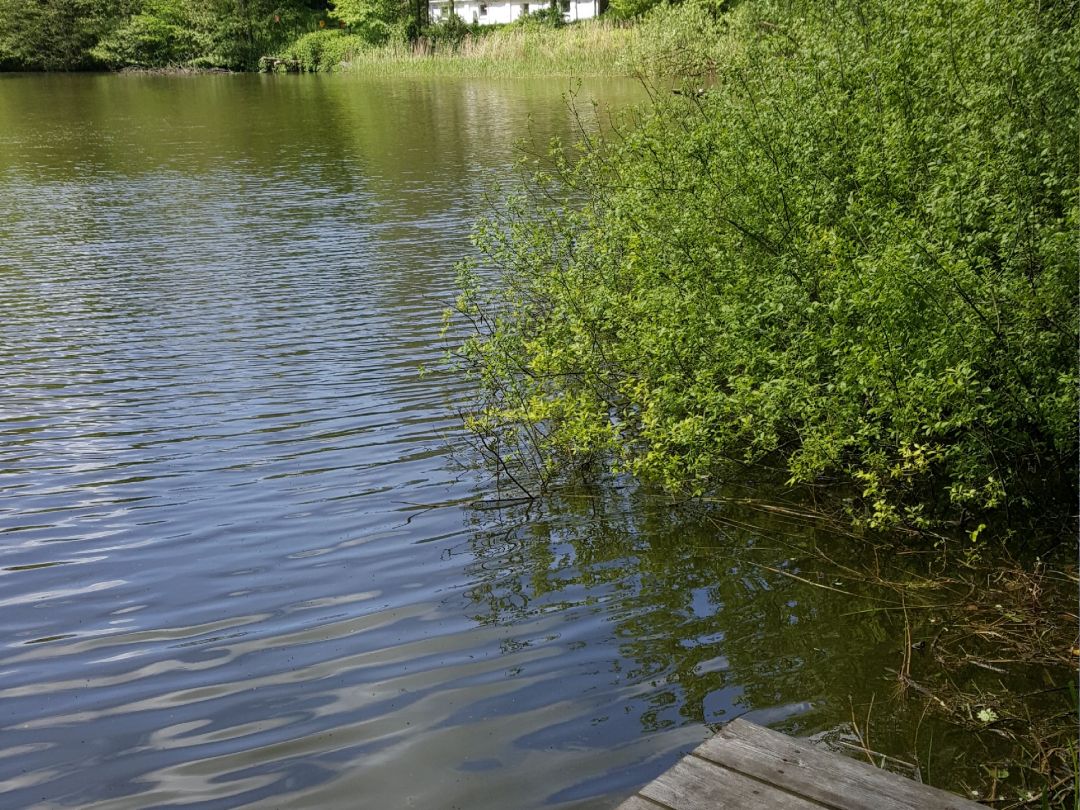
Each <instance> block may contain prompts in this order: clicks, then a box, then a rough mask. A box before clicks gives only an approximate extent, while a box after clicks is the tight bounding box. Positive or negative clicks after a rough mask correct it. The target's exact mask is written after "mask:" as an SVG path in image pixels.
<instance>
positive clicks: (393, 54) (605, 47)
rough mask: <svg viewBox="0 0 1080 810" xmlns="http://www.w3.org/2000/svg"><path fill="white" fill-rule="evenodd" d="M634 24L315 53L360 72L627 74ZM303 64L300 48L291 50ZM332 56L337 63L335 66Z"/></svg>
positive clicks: (506, 31) (525, 29)
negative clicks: (324, 53) (329, 55)
mask: <svg viewBox="0 0 1080 810" xmlns="http://www.w3.org/2000/svg"><path fill="white" fill-rule="evenodd" d="M636 37H637V33H636V30H635V29H634V28H630V27H626V26H624V25H619V24H616V23H611V22H608V21H606V20H596V21H590V22H582V23H578V24H575V25H568V26H565V27H561V28H550V27H546V26H539V25H534V26H507V27H505V28H500V29H497V30H493V31H491V32H484V33H481V34H467V35H465V36H464V37H463V38H462V39H461V40H460V41H459V42H456V43H454V42H446V41H439V40H431V39H424V40H421V41H420V42H419V43H416V44H413V43H410V42H407V41H404V40H391V41H389V42H387V43H385V44H383V45H378V46H373V47H372V46H363V45H362V44H361V43H359V42H353V43H352V44H351V45H349V44H348V43H347V42H346V38H345V37H341V38H340V39H341V44H342V45H347V47H345V48H342V49H341V50H339V51H338V52H336V53H334V54H333V55H332V58H329V59H328V58H326V57H325V56H324V57H322V58H321V60H320V61H321V64H319V63H316V67H317V68H318V69H323V70H325V69H331V70H340V71H344V72H348V73H352V74H358V75H364V76H463V77H483V78H527V77H535V76H618V75H627V73H628V68H627V66H626V62H625V60H624V58H623V56H624V54H625V53H626V52H627V50H628V49H630V48H632V46H633V44H634V42H635V41H636ZM289 55H290V56H293V57H294V58H298V59H299V61H300V63H301V64H302V65H304V66H305V68H307V69H310V67H308V66H309V65H311V62H310V60H308V61H306V62H305V60H304V57H305V54H303V53H291V54H289ZM335 62H338V63H340V64H337V65H336V66H335Z"/></svg>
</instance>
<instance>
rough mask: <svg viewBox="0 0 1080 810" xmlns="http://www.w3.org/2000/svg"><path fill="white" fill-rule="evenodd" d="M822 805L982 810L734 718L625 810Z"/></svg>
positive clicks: (841, 809) (796, 809) (857, 809)
mask: <svg viewBox="0 0 1080 810" xmlns="http://www.w3.org/2000/svg"><path fill="white" fill-rule="evenodd" d="M822 807H830V808H834V810H977V808H980V807H982V805H979V804H976V803H975V802H972V801H968V800H967V799H963V798H961V797H959V796H955V795H953V794H952V793H947V792H945V791H943V790H939V789H937V788H933V787H929V786H927V785H923V784H920V783H918V782H915V781H912V780H911V779H907V778H905V777H903V776H898V775H897V774H894V773H890V772H888V771H883V770H881V769H879V768H875V767H873V766H872V765H868V764H866V763H865V762H858V761H857V760H854V759H850V758H849V757H845V756H842V755H840V754H833V753H829V752H827V751H822V750H820V749H818V748H814V747H813V746H811V745H810V744H808V743H806V742H805V741H803V740H797V739H795V738H793V737H788V736H785V735H783V734H780V733H778V732H775V731H770V730H769V729H767V728H762V727H761V726H756V725H754V724H753V723H749V722H747V721H746V720H734V721H732V722H731V723H728V724H727V725H726V726H724V728H722V729H721V730H720V732H719V733H718V734H717V735H716V736H715V737H713V738H711V739H709V740H706V741H705V742H704V743H702V744H701V745H700V746H698V747H697V748H696V749H694V751H692V752H691V753H690V754H689V755H687V756H686V757H683V759H682V760H680V761H679V762H678V763H677V764H676V765H675V767H673V768H671V769H670V770H668V771H666V772H665V773H663V774H661V775H660V776H659V777H657V778H656V779H654V780H653V781H652V782H650V783H649V784H647V785H646V786H645V787H643V788H642V789H641V790H640V791H639V792H638V794H637V796H634V797H632V798H631V799H629V800H628V801H626V802H623V804H621V805H619V808H618V810H658V808H668V810H729V808H730V810H755V808H776V810H815V808H816V810H820V808H822Z"/></svg>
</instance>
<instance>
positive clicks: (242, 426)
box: [0, 76, 949, 810]
mask: <svg viewBox="0 0 1080 810" xmlns="http://www.w3.org/2000/svg"><path fill="white" fill-rule="evenodd" d="M565 89H566V86H565V83H564V82H560V81H552V82H501V83H500V82H480V81H476V82H468V81H438V82H431V81H396V82H372V81H359V80H350V79H348V78H341V77H330V78H319V77H278V78H266V77H255V76H229V77H198V78H161V77H125V76H120V77H118V76H74V77H64V76H53V77H7V78H2V79H0V281H2V284H0V313H2V314H0V362H2V364H3V365H2V368H3V375H4V376H3V388H2V390H0V607H2V612H0V645H2V646H0V806H3V807H5V808H16V807H30V806H80V807H91V808H115V809H117V810H118V809H119V808H144V807H177V806H185V807H199V808H217V807H234V806H238V805H243V804H253V805H259V806H264V807H348V808H398V807H422V808H454V807H468V808H471V809H472V810H478V809H480V810H482V809H483V808H492V809H494V808H516V807H521V808H538V807H574V808H605V807H613V806H615V805H616V804H618V803H619V801H621V799H622V798H624V797H625V795H626V794H628V793H630V792H632V791H633V790H635V789H636V788H637V787H638V786H640V785H641V784H643V783H644V782H646V781H648V780H649V779H651V778H652V777H654V776H655V775H656V774H658V773H659V772H660V771H662V770H663V769H664V768H666V767H667V766H669V765H670V764H671V763H672V762H673V761H674V760H675V759H676V758H677V757H678V756H679V755H680V754H681V753H683V752H685V751H686V750H688V749H689V748H690V747H692V746H693V745H695V744H696V743H697V742H699V741H700V740H701V739H702V738H703V737H704V736H705V735H707V734H708V733H709V728H710V724H716V723H718V722H721V721H724V720H728V719H732V718H734V717H736V716H740V715H747V716H749V717H750V718H751V719H753V720H756V721H757V722H761V723H768V724H772V725H774V726H775V727H778V728H781V729H783V730H786V731H789V732H792V733H798V734H811V733H814V732H821V731H825V730H827V729H830V728H834V727H836V726H837V725H838V724H839V723H841V722H843V721H844V720H845V719H847V718H849V717H850V715H851V711H852V706H856V707H864V706H865V705H866V704H867V702H868V700H869V699H870V696H871V695H873V694H877V695H879V697H878V699H879V700H884V698H883V697H880V696H881V695H884V694H885V693H886V692H887V691H888V689H889V683H890V681H889V675H888V674H887V673H885V672H884V667H885V666H886V664H888V663H889V662H897V661H898V660H899V657H900V650H901V646H900V641H899V639H900V638H901V637H902V634H901V633H899V632H898V630H897V627H896V626H895V623H894V624H892V625H890V624H888V622H889V621H891V620H890V619H889V617H888V615H885V616H884V617H883V616H882V615H880V614H867V616H866V617H865V619H864V618H861V617H860V615H855V616H852V615H851V614H852V613H853V612H856V613H857V611H858V610H859V608H860V607H862V605H861V604H859V603H857V602H856V603H854V604H853V602H852V599H851V597H848V596H845V595H842V594H839V593H837V592H833V591H829V590H825V589H822V588H817V587H810V586H808V585H806V584H804V583H802V582H801V581H799V580H796V579H793V578H791V577H788V576H784V575H781V573H779V572H780V571H782V570H789V571H794V570H796V568H798V560H797V559H794V558H793V557H792V551H791V547H790V545H789V540H790V538H791V536H792V535H801V536H803V537H805V536H806V535H807V533H811V534H812V531H813V530H812V529H810V528H808V527H799V526H794V525H792V524H788V523H783V522H779V523H778V522H776V521H775V520H774V521H771V522H770V521H769V520H765V519H763V518H762V517H761V516H760V515H755V514H740V513H739V512H738V511H735V510H730V509H729V510H726V511H718V512H716V513H714V514H711V515H696V516H694V515H685V514H682V513H681V512H679V511H677V510H672V509H670V508H668V507H667V506H664V505H657V504H655V503H653V502H650V501H647V500H643V499H642V498H640V497H639V496H635V495H630V494H628V493H627V492H626V491H624V490H618V489H615V490H610V491H607V492H604V493H582V494H581V496H580V497H575V498H565V499H563V500H562V501H559V502H556V503H551V504H547V505H545V506H544V507H543V508H536V509H533V510H532V511H529V512H525V511H523V510H520V509H519V510H518V511H516V512H515V511H513V510H502V511H491V510H479V509H475V508H472V507H470V503H472V502H474V501H476V500H477V498H482V497H485V496H487V495H490V493H488V492H485V490H484V488H483V487H484V484H483V482H482V481H481V480H480V479H479V478H478V477H476V476H475V475H473V474H472V473H465V472H462V471H461V470H460V469H459V468H458V467H457V466H456V465H455V464H454V463H453V461H452V460H451V458H450V457H449V456H448V455H447V453H446V446H447V443H448V442H449V443H451V444H452V443H453V441H454V435H455V430H456V424H455V421H454V419H453V417H452V415H451V414H452V411H453V406H454V403H455V402H460V401H461V400H462V398H463V396H464V395H465V394H466V391H465V390H464V387H463V385H464V384H463V382H462V381H461V380H457V379H454V378H452V377H449V376H434V377H423V378H422V377H421V376H419V375H418V374H417V367H418V366H419V365H421V364H428V365H431V364H436V363H437V362H438V360H439V357H440V356H441V353H442V351H443V345H442V343H441V342H440V339H439V336H438V331H439V327H440V319H441V313H442V310H443V308H444V307H445V306H446V305H447V303H448V302H450V301H451V300H452V297H453V281H454V272H453V265H454V263H455V262H456V261H457V260H459V259H460V258H461V257H462V256H463V255H465V254H466V253H467V251H468V241H467V235H468V230H469V227H470V223H471V221H472V220H473V219H474V218H475V217H476V216H477V215H478V214H480V213H482V210H483V203H482V193H483V191H484V189H485V188H486V187H487V185H488V183H489V181H490V179H491V178H492V177H493V176H503V177H505V176H507V175H508V172H509V168H510V166H511V165H512V163H513V161H514V160H515V159H516V157H517V156H518V154H517V153H516V152H515V149H514V143H515V141H517V140H518V139H519V138H522V137H526V136H530V134H531V137H532V138H533V139H534V140H535V141H536V142H539V143H543V142H545V141H546V140H547V138H548V137H550V136H551V135H554V134H564V135H565V134H571V133H572V131H573V127H574V122H573V120H572V117H571V116H570V114H569V112H568V110H567V107H566V105H565V104H564V102H563V100H562V98H561V95H560V94H561V92H562V91H563V90H565ZM583 95H584V96H586V97H597V98H600V99H602V101H603V102H604V104H605V105H607V106H610V107H620V106H623V105H625V104H627V103H629V102H630V101H631V100H633V99H636V98H637V97H638V93H637V91H636V89H635V88H634V87H633V86H632V85H629V84H618V83H616V84H591V85H587V86H586V87H585V88H584V90H583ZM762 564H767V565H768V566H769V567H768V568H763V567H761V566H762ZM859 711H863V709H862V708H859ZM905 734H906V731H903V730H899V729H891V728H884V729H882V731H881V739H880V740H877V742H880V746H879V747H882V748H885V749H888V748H889V747H890V745H893V747H897V748H903V746H904V740H905V739H906V738H905V736H904V735H905ZM894 743H895V744H894ZM934 745H935V748H936V750H938V751H939V752H943V753H941V755H942V756H945V757H946V758H947V757H948V755H949V742H948V740H947V738H944V737H939V739H938V740H937V741H935V743H934Z"/></svg>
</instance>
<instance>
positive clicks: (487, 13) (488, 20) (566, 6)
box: [428, 0, 606, 25]
mask: <svg viewBox="0 0 1080 810" xmlns="http://www.w3.org/2000/svg"><path fill="white" fill-rule="evenodd" d="M602 4H603V5H606V3H605V2H604V0H559V8H561V9H562V13H563V17H564V18H565V19H566V20H567V22H570V21H573V20H588V19H591V18H592V17H596V16H598V15H599V14H600V12H601V10H602V9H603V5H602ZM547 6H548V2H547V0H540V2H532V3H524V2H521V0H493V1H492V2H481V0H455V2H454V13H455V14H457V15H458V16H459V17H461V19H463V20H464V21H465V22H467V23H473V22H475V23H480V25H494V24H495V23H510V22H513V21H514V20H516V19H517V18H518V17H521V16H524V15H525V14H529V13H530V12H533V11H539V10H540V9H542V8H547ZM428 8H429V10H430V13H431V21H432V22H434V21H436V20H441V19H445V18H446V16H447V15H448V14H449V13H450V2H449V0H430V4H429V6H428Z"/></svg>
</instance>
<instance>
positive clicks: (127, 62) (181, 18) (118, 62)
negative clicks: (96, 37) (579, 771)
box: [91, 0, 210, 67]
mask: <svg viewBox="0 0 1080 810" xmlns="http://www.w3.org/2000/svg"><path fill="white" fill-rule="evenodd" d="M209 49H210V48H209V42H208V37H206V36H205V35H203V36H200V35H199V32H198V31H197V30H196V29H195V28H194V27H193V26H192V25H191V20H190V19H188V18H187V16H186V15H185V14H184V9H183V7H182V6H180V5H179V4H177V3H175V2H170V1H169V0H150V2H146V3H144V4H143V6H142V9H141V10H140V11H139V13H137V14H133V15H132V16H131V17H129V18H128V19H127V20H125V21H124V22H123V23H122V24H120V25H119V26H117V27H116V28H114V29H112V30H111V31H109V33H108V34H106V35H105V36H104V37H103V38H102V39H101V41H100V42H98V44H97V45H96V46H95V47H94V48H93V49H92V50H91V54H92V55H93V56H94V57H95V58H96V59H97V60H99V61H100V62H102V63H103V64H106V65H110V66H113V67H127V66H140V67H158V66H166V65H187V64H191V63H192V62H193V61H194V60H195V59H197V58H198V57H199V56H200V55H202V54H205V53H206V52H207V51H208V50H209Z"/></svg>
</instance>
